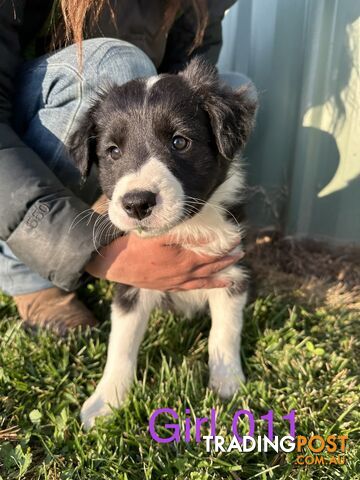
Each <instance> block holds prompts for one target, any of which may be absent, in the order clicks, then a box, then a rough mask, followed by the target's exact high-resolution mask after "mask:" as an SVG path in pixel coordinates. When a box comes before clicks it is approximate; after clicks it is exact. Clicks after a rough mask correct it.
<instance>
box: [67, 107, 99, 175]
mask: <svg viewBox="0 0 360 480" xmlns="http://www.w3.org/2000/svg"><path fill="white" fill-rule="evenodd" d="M95 111H96V105H94V106H93V107H91V108H90V109H89V110H88V112H86V114H85V115H84V116H83V118H82V119H81V120H80V122H79V123H78V125H77V128H76V130H75V131H74V133H73V134H72V135H71V136H70V140H69V143H68V148H69V153H70V155H71V158H72V159H73V161H74V163H75V165H76V166H77V168H78V169H79V170H80V173H81V176H82V178H83V179H84V178H86V177H87V176H88V174H89V172H90V169H91V166H92V164H93V163H96V161H97V155H96V130H95V121H94V118H95Z"/></svg>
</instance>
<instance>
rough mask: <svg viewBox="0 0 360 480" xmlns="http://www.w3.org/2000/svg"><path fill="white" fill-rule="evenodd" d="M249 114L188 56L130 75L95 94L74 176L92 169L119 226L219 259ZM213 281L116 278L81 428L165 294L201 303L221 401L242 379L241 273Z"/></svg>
mask: <svg viewBox="0 0 360 480" xmlns="http://www.w3.org/2000/svg"><path fill="white" fill-rule="evenodd" d="M255 111H256V100H255V99H254V91H253V87H252V86H251V85H250V86H244V87H242V88H240V89H238V90H237V91H234V90H231V89H230V88H229V87H227V86H225V85H223V84H222V83H221V82H220V81H219V78H218V76H217V72H216V69H215V68H213V67H212V66H209V65H207V64H205V63H204V62H202V61H201V60H198V59H195V60H193V61H192V62H191V63H190V64H189V65H188V67H187V68H186V69H185V70H184V71H183V72H182V73H180V74H178V75H168V74H164V75H160V76H156V77H151V78H148V79H138V80H133V81H130V82H128V83H126V84H124V85H121V86H112V87H111V88H109V89H108V91H107V92H106V93H102V94H101V95H100V96H99V99H98V100H97V101H96V102H95V104H94V105H93V106H92V107H91V109H90V111H89V112H88V114H87V116H86V118H84V119H83V120H82V122H81V124H80V126H79V129H78V130H77V131H76V133H75V134H74V135H73V137H72V139H71V145H70V150H71V153H72V155H73V158H74V159H75V161H76V163H77V165H78V167H79V169H80V171H81V172H82V173H83V174H84V175H86V173H87V172H88V171H89V168H90V165H91V162H96V163H97V164H98V168H99V178H100V183H101V186H102V189H103V192H104V193H105V195H106V196H107V198H108V199H109V210H108V215H109V218H110V220H111V222H112V223H113V224H114V225H115V226H116V227H117V228H118V229H119V230H121V231H123V232H130V231H132V232H135V233H137V234H139V235H142V236H144V237H146V236H156V235H160V234H162V233H164V232H170V233H171V234H172V236H173V238H174V240H175V241H176V242H177V243H183V245H185V246H186V242H189V239H191V243H192V244H193V243H196V239H199V238H201V239H203V238H204V237H207V238H208V240H209V243H207V244H206V245H204V242H201V244H200V246H198V247H196V250H197V251H198V252H203V253H207V254H219V253H222V252H225V251H227V250H228V249H229V248H230V247H231V246H232V245H234V240H236V239H238V237H239V233H240V234H241V229H239V223H238V221H239V219H237V218H236V212H237V211H238V210H239V208H238V207H239V205H240V204H241V201H242V190H243V188H244V179H243V173H242V169H241V156H240V153H241V150H242V148H243V147H244V145H245V142H246V140H247V138H248V135H249V134H250V132H251V129H252V127H253V123H254V117H255ZM185 239H186V240H185ZM187 248H190V246H187ZM191 248H193V247H191ZM238 249H240V250H241V247H238ZM128 268H131V265H129V266H128ZM219 276H221V277H222V278H224V277H225V278H229V279H231V281H232V286H231V288H219V289H211V290H204V289H203V290H192V291H183V292H176V293H163V292H159V291H155V290H145V289H136V288H133V287H129V286H126V285H117V287H116V294H115V298H114V301H113V305H112V316H111V335H110V341H109V348H108V357H107V363H106V367H105V372H104V375H103V377H102V379H101V381H100V382H99V384H98V386H97V388H96V391H95V393H94V394H93V395H92V396H91V397H90V398H89V399H88V400H87V401H86V402H85V404H84V405H83V408H82V411H81V416H82V420H83V422H84V425H85V427H87V428H88V427H90V426H91V425H92V424H93V422H94V419H95V418H96V417H97V416H101V415H106V414H108V413H109V412H110V411H111V406H117V405H119V404H121V402H122V401H123V400H124V398H125V397H126V394H127V392H128V389H129V387H130V386H131V382H132V379H133V376H134V372H135V369H136V360H137V354H138V349H139V345H140V342H141V340H142V338H143V335H144V333H145V329H146V326H147V322H148V318H149V315H150V313H151V311H152V309H153V308H154V307H155V306H161V304H162V303H163V301H164V300H166V301H167V302H166V303H167V304H168V301H169V300H170V303H171V304H172V305H173V306H174V308H175V309H176V310H177V311H180V312H183V313H185V314H186V315H187V316H191V315H193V314H194V312H196V311H199V310H202V309H205V308H207V307H209V308H210V313H211V319H212V327H211V331H210V337H209V368H210V386H211V387H212V388H213V389H215V390H216V391H217V392H218V393H219V394H220V395H221V396H222V397H229V396H231V395H232V394H233V393H234V392H235V391H236V389H237V388H238V385H239V383H240V382H241V381H244V374H243V371H242V368H241V363H240V335H241V329H242V323H243V313H242V311H243V307H244V305H245V302H246V273H245V271H244V269H243V268H242V267H241V265H237V266H231V267H229V268H227V269H226V270H225V271H222V272H221V273H219Z"/></svg>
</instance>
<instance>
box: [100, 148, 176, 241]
mask: <svg viewBox="0 0 360 480" xmlns="http://www.w3.org/2000/svg"><path fill="white" fill-rule="evenodd" d="M132 190H149V191H151V192H154V193H156V194H157V203H156V205H155V207H154V208H153V211H152V213H151V215H149V216H148V217H146V218H145V219H144V220H143V221H142V222H141V224H142V225H143V226H144V227H147V228H150V229H152V230H154V231H155V232H156V231H161V230H163V229H168V228H170V227H171V226H172V225H175V224H176V223H177V221H178V220H179V219H180V218H181V216H182V213H183V202H184V191H183V188H182V186H181V184H180V182H179V181H178V180H177V178H176V177H175V176H174V175H173V174H172V173H171V172H170V170H169V169H168V167H167V166H166V165H165V164H164V163H162V162H160V161H159V160H157V159H156V158H153V157H151V158H150V159H149V160H148V161H147V162H146V163H144V164H143V165H142V166H141V168H140V169H139V170H137V171H136V172H132V173H130V174H128V175H125V176H124V177H122V178H121V179H120V180H119V181H118V182H117V184H116V186H115V189H114V192H113V195H112V198H111V200H110V204H109V218H110V220H111V221H112V222H113V223H114V225H116V226H117V227H118V228H120V229H121V230H124V231H129V230H134V229H136V227H137V226H138V222H137V221H136V220H134V219H132V218H129V217H128V215H127V214H126V212H125V211H124V209H123V208H122V205H121V198H122V197H123V196H124V195H125V194H126V193H127V192H130V191H132Z"/></svg>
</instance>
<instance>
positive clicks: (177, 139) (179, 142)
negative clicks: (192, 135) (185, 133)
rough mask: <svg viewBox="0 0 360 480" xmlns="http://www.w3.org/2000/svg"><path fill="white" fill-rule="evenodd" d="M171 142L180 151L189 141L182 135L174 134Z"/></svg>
mask: <svg viewBox="0 0 360 480" xmlns="http://www.w3.org/2000/svg"><path fill="white" fill-rule="evenodd" d="M171 143H172V147H173V148H174V149H175V150H178V151H182V150H185V149H186V148H187V147H188V145H189V143H190V142H189V140H188V139H187V138H185V137H182V136H181V135H175V136H174V137H173V138H172V140H171Z"/></svg>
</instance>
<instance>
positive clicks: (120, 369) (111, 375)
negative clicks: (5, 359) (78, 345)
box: [81, 285, 160, 429]
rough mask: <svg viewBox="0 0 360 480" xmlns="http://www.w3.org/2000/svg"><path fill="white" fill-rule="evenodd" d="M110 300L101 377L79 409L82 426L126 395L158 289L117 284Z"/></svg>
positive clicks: (88, 425) (108, 410)
mask: <svg viewBox="0 0 360 480" xmlns="http://www.w3.org/2000/svg"><path fill="white" fill-rule="evenodd" d="M116 288H117V291H116V294H115V298H114V301H113V304H112V313H111V333H110V340H109V346H108V355H107V361H106V366H105V371H104V374H103V377H102V378H101V380H100V382H99V384H98V386H97V388H96V390H95V392H94V393H93V395H91V397H90V398H88V399H87V400H86V402H85V403H84V405H83V407H82V409H81V420H82V421H83V423H84V427H85V428H86V429H88V428H90V427H91V426H92V425H93V424H94V421H95V418H96V417H99V416H104V415H108V414H109V413H111V407H117V406H119V405H120V404H121V403H122V402H123V400H124V399H125V398H126V394H127V392H128V390H129V388H130V386H131V383H132V380H133V378H134V374H135V371H136V362H137V355H138V350H139V346H140V343H141V341H142V338H143V336H144V333H145V330H146V326H147V323H148V319H149V315H150V313H151V310H152V309H153V308H154V306H155V305H156V303H157V300H158V299H159V295H160V294H159V293H157V292H154V291H149V290H138V289H135V288H132V287H128V286H126V285H118V286H117V287H116Z"/></svg>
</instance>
